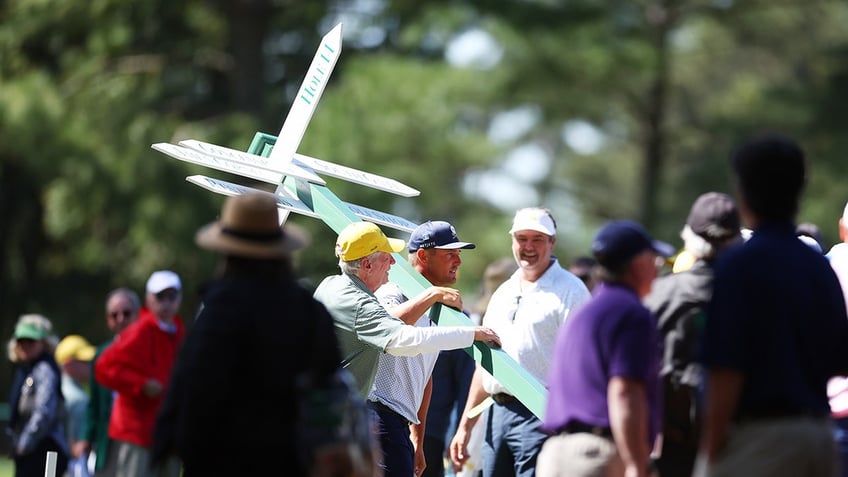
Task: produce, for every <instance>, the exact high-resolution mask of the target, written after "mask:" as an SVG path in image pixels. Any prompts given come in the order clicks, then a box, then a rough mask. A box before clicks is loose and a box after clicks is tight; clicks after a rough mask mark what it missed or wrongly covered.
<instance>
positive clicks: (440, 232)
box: [409, 220, 477, 252]
mask: <svg viewBox="0 0 848 477" xmlns="http://www.w3.org/2000/svg"><path fill="white" fill-rule="evenodd" d="M476 247H477V246H476V245H474V244H473V243H468V242H460V241H459V237H457V236H456V229H455V228H453V225H451V224H449V223H447V222H443V221H441V220H433V221H427V222H424V223H423V224H421V225H419V226H418V227H416V228H415V230H413V231H412V235H411V236H410V237H409V251H410V252H414V251H416V250H418V249H421V248H440V249H453V250H455V249H458V248H476Z"/></svg>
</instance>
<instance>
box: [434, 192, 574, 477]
mask: <svg viewBox="0 0 848 477" xmlns="http://www.w3.org/2000/svg"><path fill="white" fill-rule="evenodd" d="M509 234H510V235H511V236H512V254H513V256H514V257H515V260H516V262H517V263H518V267H519V269H518V270H517V271H516V272H515V273H514V274H513V275H512V276H511V277H510V278H509V279H508V280H507V281H506V282H504V283H503V284H502V285H501V286H500V287H498V289H497V290H496V291H495V293H494V294H493V295H492V299H491V301H490V302H489V307H488V308H487V310H486V314H485V316H483V325H484V326H488V327H491V328H492V329H493V330H495V332H496V333H498V336H500V337H501V345H502V348H503V350H504V351H505V352H506V353H507V354H509V355H510V356H511V357H512V358H513V359H515V360H516V362H518V364H520V365H521V366H523V367H524V368H525V369H526V370H527V371H528V372H530V374H532V375H533V376H535V377H536V378H537V379H538V380H539V381H540V382H541V383H542V384H545V382H546V380H547V376H548V367H549V365H550V359H551V356H552V355H553V350H554V342H555V340H556V335H557V332H558V330H559V328H560V326H561V325H562V324H563V322H565V320H566V318H567V317H568V316H569V314H570V313H571V312H572V311H573V310H575V309H576V308H577V307H579V306H580V305H582V304H583V303H584V302H586V301H588V300H589V298H590V295H589V290H588V289H587V288H586V285H584V284H583V282H582V281H581V280H580V279H579V278H577V277H576V276H575V275H574V274H572V273H571V272H569V271H567V270H565V269H564V268H562V266H560V264H559V261H557V259H556V258H555V257H554V256H553V251H554V246H555V245H556V223H555V222H554V219H553V217H552V216H551V213H550V211H548V210H547V209H543V208H539V207H532V208H526V209H521V210H519V211H518V212H516V214H515V218H514V220H513V224H512V228H511V229H510V231H509ZM489 395H491V397H492V399H493V400H494V402H495V404H494V405H493V406H492V407H491V408H490V409H489V412H488V415H487V419H488V421H487V423H486V435H485V438H484V443H483V451H482V457H483V469H482V470H483V476H484V477H489V476H496V475H517V476H532V475H535V469H536V457H537V456H538V454H539V450H540V449H541V447H542V443H543V442H544V440H545V438H546V434H545V433H544V432H542V430H541V429H540V426H541V421H540V420H539V418H537V417H536V416H535V415H533V413H532V412H530V410H529V409H527V408H526V407H525V406H524V405H523V404H522V403H521V402H520V401H519V400H518V399H517V398H516V397H515V396H513V395H511V394H509V393H508V392H507V391H506V389H505V388H504V387H503V386H502V385H501V384H500V383H499V382H498V381H497V380H495V379H494V377H492V376H491V375H490V374H488V373H484V372H483V370H482V368H480V367H479V366H478V367H477V370H476V371H475V373H474V378H473V379H472V381H471V388H470V390H469V392H468V401H467V402H466V406H465V413H464V415H463V417H462V420H461V421H460V423H459V426H458V428H457V432H456V435H455V436H454V438H453V440H452V442H451V446H450V453H451V460H452V461H453V464H454V466H455V467H456V468H459V467H461V466H462V464H463V463H464V462H465V461H466V460H467V459H468V451H467V444H468V438H469V435H470V432H471V428H472V427H473V425H474V423H475V421H476V420H477V417H468V411H469V410H471V409H472V408H474V407H475V406H477V405H478V404H480V403H481V402H482V401H483V400H484V399H485V398H486V396H489Z"/></svg>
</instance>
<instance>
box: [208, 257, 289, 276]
mask: <svg viewBox="0 0 848 477" xmlns="http://www.w3.org/2000/svg"><path fill="white" fill-rule="evenodd" d="M219 274H220V275H221V276H240V275H248V276H253V277H260V278H263V279H265V280H275V279H279V278H281V277H283V278H293V277H294V272H293V267H292V263H291V260H290V259H289V257H274V258H254V257H239V256H235V255H223V256H222V257H221V260H220V261H219Z"/></svg>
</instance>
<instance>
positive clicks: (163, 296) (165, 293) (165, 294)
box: [155, 290, 180, 301]
mask: <svg viewBox="0 0 848 477" xmlns="http://www.w3.org/2000/svg"><path fill="white" fill-rule="evenodd" d="M155 296H156V301H165V300H169V301H174V300H176V299H177V298H179V297H180V292H178V291H177V290H162V291H160V292H159V293H157V294H156V295H155Z"/></svg>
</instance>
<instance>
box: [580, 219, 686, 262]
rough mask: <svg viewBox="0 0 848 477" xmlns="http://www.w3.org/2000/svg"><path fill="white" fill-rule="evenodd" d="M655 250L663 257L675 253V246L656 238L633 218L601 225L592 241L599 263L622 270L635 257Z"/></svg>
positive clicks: (593, 250)
mask: <svg viewBox="0 0 848 477" xmlns="http://www.w3.org/2000/svg"><path fill="white" fill-rule="evenodd" d="M645 250H653V251H654V252H656V253H657V254H658V255H659V256H661V257H670V256H672V255H674V247H672V246H671V245H669V244H667V243H665V242H660V241H659V240H654V239H653V238H651V236H650V235H648V232H646V231H645V229H644V228H642V226H641V225H639V224H638V223H636V222H633V221H632V220H614V221H612V222H608V223H607V224H606V225H604V226H603V227H601V230H599V231H598V234H597V235H596V236H595V240H594V241H593V242H592V253H593V254H594V255H595V258H596V259H597V260H598V263H600V264H601V265H603V266H604V267H605V268H607V269H610V270H616V271H617V270H620V269H621V268H622V267H624V266H625V265H626V264H627V263H628V262H629V261H630V260H631V259H632V258H633V257H635V256H636V255H638V254H640V253H642V252H644V251H645Z"/></svg>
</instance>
